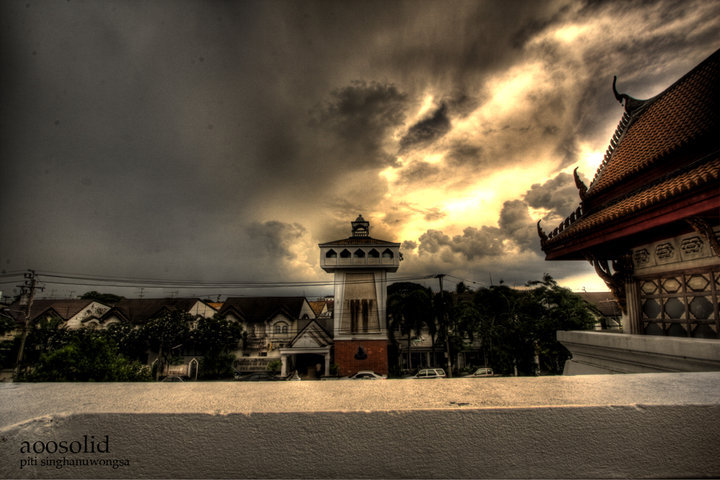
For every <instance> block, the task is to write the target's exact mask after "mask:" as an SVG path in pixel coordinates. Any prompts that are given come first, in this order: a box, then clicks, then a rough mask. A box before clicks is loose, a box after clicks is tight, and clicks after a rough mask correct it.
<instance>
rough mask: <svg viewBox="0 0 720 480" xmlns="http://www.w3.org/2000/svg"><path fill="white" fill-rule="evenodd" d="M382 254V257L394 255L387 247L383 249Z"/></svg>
mask: <svg viewBox="0 0 720 480" xmlns="http://www.w3.org/2000/svg"><path fill="white" fill-rule="evenodd" d="M382 256H383V258H393V257H394V256H395V255H393V252H392V250H390V249H389V248H386V249H385V251H383V254H382Z"/></svg>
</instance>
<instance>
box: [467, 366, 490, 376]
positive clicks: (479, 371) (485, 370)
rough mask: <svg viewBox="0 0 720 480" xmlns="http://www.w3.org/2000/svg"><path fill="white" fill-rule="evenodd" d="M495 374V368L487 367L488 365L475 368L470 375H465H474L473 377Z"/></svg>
mask: <svg viewBox="0 0 720 480" xmlns="http://www.w3.org/2000/svg"><path fill="white" fill-rule="evenodd" d="M494 376H495V373H494V372H493V369H492V368H487V367H480V368H478V369H477V370H475V371H474V372H473V373H471V374H470V375H465V377H472V378H477V377H494Z"/></svg>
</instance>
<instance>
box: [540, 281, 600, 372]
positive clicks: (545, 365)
mask: <svg viewBox="0 0 720 480" xmlns="http://www.w3.org/2000/svg"><path fill="white" fill-rule="evenodd" d="M528 286H531V287H533V288H532V290H530V291H529V292H528V294H527V295H528V296H529V297H531V298H532V303H533V304H534V305H536V306H537V312H538V313H537V321H536V331H535V347H536V353H537V355H538V359H539V368H540V370H542V371H546V372H549V373H557V374H559V373H562V370H563V366H564V364H565V361H566V360H567V359H568V358H570V352H569V351H568V350H567V349H566V348H565V347H564V346H563V345H562V344H561V343H560V342H558V341H557V339H556V332H557V331H558V330H589V329H592V328H594V326H595V321H596V318H597V316H598V315H600V311H599V310H598V309H597V307H595V306H593V305H591V304H589V303H588V302H587V301H585V300H584V299H583V298H582V297H580V296H579V295H577V294H575V293H573V292H572V291H570V290H569V289H567V288H563V287H561V286H559V285H558V284H557V282H555V280H553V278H552V277H551V276H550V275H547V274H546V275H545V276H544V277H543V280H541V281H535V282H529V283H528Z"/></svg>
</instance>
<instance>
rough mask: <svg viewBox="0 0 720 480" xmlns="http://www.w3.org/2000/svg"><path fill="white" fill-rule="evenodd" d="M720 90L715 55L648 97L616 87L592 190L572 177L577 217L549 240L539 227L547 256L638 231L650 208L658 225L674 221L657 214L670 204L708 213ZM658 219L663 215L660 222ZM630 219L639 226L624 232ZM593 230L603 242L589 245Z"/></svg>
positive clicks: (717, 180) (714, 181)
mask: <svg viewBox="0 0 720 480" xmlns="http://www.w3.org/2000/svg"><path fill="white" fill-rule="evenodd" d="M719 87H720V50H718V51H716V52H715V53H713V54H712V55H711V56H710V57H708V58H707V59H706V60H705V61H703V62H702V63H701V64H700V65H698V66H697V67H695V68H694V69H693V70H691V71H690V72H688V73H687V74H686V75H684V76H683V77H682V78H680V79H679V80H678V81H677V82H675V83H674V84H673V85H671V86H670V87H668V88H667V89H666V90H665V91H663V92H662V93H660V94H659V95H657V96H655V97H653V98H651V99H648V100H637V99H635V98H632V97H630V96H628V95H626V94H619V93H618V92H617V90H616V89H615V83H614V82H613V91H614V93H615V96H616V98H617V99H618V100H619V101H620V102H621V103H623V104H624V107H625V109H624V112H623V114H622V118H621V120H620V123H619V125H618V127H617V129H616V131H615V134H614V135H613V137H612V139H611V140H610V144H609V146H608V149H607V152H606V154H605V158H604V160H603V162H602V164H601V165H600V167H599V168H598V170H597V173H596V174H595V177H594V179H593V181H592V183H591V184H590V186H589V187H585V185H584V184H583V183H582V181H581V180H580V179H579V178H578V177H577V174H576V183H577V186H578V188H579V190H580V199H581V203H580V205H579V206H578V208H577V210H576V211H575V212H573V213H572V214H571V215H570V216H569V217H567V218H566V219H565V221H564V222H562V223H561V224H560V225H559V226H558V227H557V228H556V229H555V230H553V231H552V232H550V233H549V234H548V235H545V233H544V232H542V230H541V229H540V227H539V225H538V232H539V234H540V237H541V241H542V246H543V250H544V251H545V252H546V253H547V254H548V258H549V259H552V258H564V257H566V256H567V253H568V252H569V251H570V250H575V249H576V248H577V246H576V245H573V244H574V243H575V244H577V242H578V241H579V240H582V241H584V242H585V243H586V245H587V244H589V243H592V242H593V241H595V243H598V242H601V241H605V240H608V239H617V238H620V237H621V236H623V235H627V234H628V233H629V232H631V231H632V233H637V232H638V231H640V230H641V228H642V227H640V226H639V225H640V223H641V222H640V221H639V220H638V221H635V220H637V219H638V218H639V217H640V216H642V215H646V214H647V212H648V211H649V210H654V211H655V213H654V214H653V215H655V218H656V220H655V223H654V224H653V225H659V224H660V223H662V221H666V220H667V221H668V222H669V221H672V220H676V219H672V218H671V217H670V216H667V212H664V213H663V212H662V211H661V210H660V209H662V208H665V206H667V205H669V204H672V203H676V204H678V203H681V202H685V203H687V204H688V205H689V204H692V203H693V202H695V203H697V202H698V201H699V200H702V201H705V202H706V203H705V204H704V207H703V208H705V207H706V206H707V202H708V201H710V202H711V203H712V202H717V200H718V199H717V197H718V192H719V191H720V187H719V185H720V135H719V133H720V88H719ZM698 192H700V194H701V196H702V195H704V197H702V198H700V197H698ZM692 196H695V197H696V198H694V199H690V197H692ZM708 199H713V200H708ZM700 210H701V209H700V207H698V212H700ZM663 215H665V216H666V217H667V218H666V219H665V220H658V219H659V218H660V217H662V216H663ZM636 217H637V218H636ZM633 218H635V220H632V219H633ZM643 220H647V218H644V219H643ZM629 221H630V222H633V221H635V223H636V225H635V226H634V227H633V228H628V225H629V224H628V223H627V222H629ZM623 222H625V223H623ZM646 223H647V222H646ZM613 229H614V230H613ZM613 231H614V232H615V233H613ZM598 233H601V236H603V237H604V240H602V239H598V240H588V237H589V236H590V235H596V234H598ZM613 235H614V236H613ZM588 242H589V243H588ZM561 250H564V252H563V253H560V251H561ZM575 254H576V256H577V252H575Z"/></svg>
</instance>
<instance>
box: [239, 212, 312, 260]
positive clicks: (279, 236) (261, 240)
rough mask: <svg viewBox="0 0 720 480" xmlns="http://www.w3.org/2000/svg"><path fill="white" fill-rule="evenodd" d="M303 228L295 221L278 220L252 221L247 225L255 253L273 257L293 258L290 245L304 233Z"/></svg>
mask: <svg viewBox="0 0 720 480" xmlns="http://www.w3.org/2000/svg"><path fill="white" fill-rule="evenodd" d="M305 232H306V230H305V228H304V227H303V226H302V225H300V224H297V223H293V224H288V223H283V222H278V221H274V220H273V221H268V222H264V223H260V222H253V223H251V224H250V225H249V226H248V227H247V235H248V237H249V239H250V245H248V246H247V247H248V248H251V249H252V251H253V252H255V253H256V254H258V255H260V256H263V257H269V258H275V259H277V257H286V258H291V259H292V258H295V257H296V254H295V253H294V252H292V251H291V249H290V247H291V246H292V245H293V244H294V243H296V242H297V241H298V240H299V239H300V238H302V236H303V235H304V234H305Z"/></svg>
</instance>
